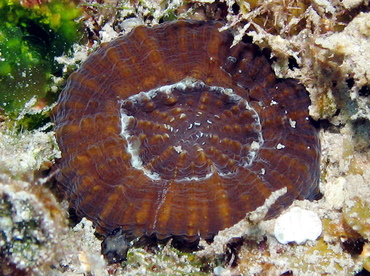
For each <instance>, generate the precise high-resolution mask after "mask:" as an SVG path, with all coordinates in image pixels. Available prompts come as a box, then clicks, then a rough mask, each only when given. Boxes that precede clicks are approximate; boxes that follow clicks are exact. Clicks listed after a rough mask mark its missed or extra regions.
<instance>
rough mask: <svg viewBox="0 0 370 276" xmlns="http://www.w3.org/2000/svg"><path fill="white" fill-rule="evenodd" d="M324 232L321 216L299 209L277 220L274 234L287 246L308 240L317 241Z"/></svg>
mask: <svg viewBox="0 0 370 276" xmlns="http://www.w3.org/2000/svg"><path fill="white" fill-rule="evenodd" d="M321 232H322V223H321V220H320V218H319V216H318V215H317V214H316V213H315V212H312V211H307V210H304V209H301V208H299V207H294V208H292V209H291V210H290V211H289V212H287V213H285V214H283V215H281V216H280V217H278V218H277V219H276V223H275V230H274V234H275V237H276V239H277V240H278V241H279V242H280V243H282V244H286V243H289V242H296V243H298V244H302V243H304V242H305V241H306V240H316V239H317V238H318V237H319V236H320V235H321Z"/></svg>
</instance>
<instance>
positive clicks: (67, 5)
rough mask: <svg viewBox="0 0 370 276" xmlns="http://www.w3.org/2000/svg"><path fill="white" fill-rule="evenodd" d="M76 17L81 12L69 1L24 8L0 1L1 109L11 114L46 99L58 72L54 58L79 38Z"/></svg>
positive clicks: (58, 68)
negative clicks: (54, 75)
mask: <svg viewBox="0 0 370 276" xmlns="http://www.w3.org/2000/svg"><path fill="white" fill-rule="evenodd" d="M80 15H81V9H80V8H79V7H77V6H76V5H75V3H74V2H69V1H56V0H53V1H50V2H45V3H42V4H40V5H34V6H28V7H26V6H22V5H21V4H20V3H19V1H15V0H0V18H1V19H2V20H1V22H0V104H1V106H0V108H1V109H3V110H4V111H5V112H15V111H18V110H20V109H21V108H22V107H23V106H24V104H25V103H26V102H27V101H29V100H30V99H31V98H32V96H37V98H38V99H41V98H44V97H46V96H47V91H48V90H49V89H50V88H49V86H50V85H51V84H52V83H51V80H50V79H51V76H52V74H58V71H60V69H61V68H60V65H59V64H58V63H57V62H55V60H54V58H55V57H56V56H60V55H62V54H63V53H64V52H66V51H68V50H69V49H70V47H71V46H72V44H73V43H75V42H76V41H77V40H78V39H79V38H80V37H81V31H80V26H79V23H77V21H76V19H77V18H78V17H79V16H80Z"/></svg>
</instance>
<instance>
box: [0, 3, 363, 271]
mask: <svg viewBox="0 0 370 276" xmlns="http://www.w3.org/2000/svg"><path fill="white" fill-rule="evenodd" d="M106 2H107V5H108V4H109V5H110V6H109V8H101V10H99V12H100V13H98V15H97V17H96V18H94V20H95V21H94V22H95V23H94V24H95V25H96V23H98V26H99V28H100V29H99V35H100V40H101V41H102V42H103V41H109V40H111V39H113V38H115V37H117V35H118V32H117V31H116V30H118V29H119V31H121V33H126V32H128V31H129V30H130V29H131V28H132V27H134V26H136V25H139V24H146V25H154V24H157V23H158V20H159V18H160V17H161V16H162V15H163V14H176V17H182V18H192V19H200V20H204V19H207V20H209V19H219V18H220V17H221V15H220V10H223V11H224V13H225V12H226V13H227V14H226V19H227V23H226V24H225V28H234V30H236V36H235V38H236V42H237V40H238V39H239V40H240V39H241V37H242V35H243V34H247V35H249V36H251V37H252V38H253V41H254V42H255V43H256V44H258V45H259V46H260V47H263V48H269V49H271V56H272V57H273V58H274V59H273V60H274V62H273V68H274V70H275V71H276V73H277V75H278V76H279V77H283V78H287V77H292V78H295V79H297V80H299V81H300V82H301V83H302V84H303V85H304V86H305V87H306V88H307V90H308V91H309V93H310V97H311V100H312V105H311V106H310V115H311V116H312V118H314V119H315V120H318V121H319V124H320V128H321V130H320V138H321V145H322V162H321V179H320V190H321V192H322V194H323V197H322V198H321V199H320V200H316V201H313V202H309V201H298V200H297V201H296V202H294V204H293V206H292V207H297V206H298V207H300V208H302V209H306V210H311V211H313V212H315V213H316V214H317V215H318V217H319V218H320V220H321V223H322V226H323V230H322V233H321V235H320V237H319V238H318V239H316V240H313V241H307V242H304V243H302V244H297V243H295V242H293V243H288V244H281V243H279V242H278V241H277V240H276V238H275V236H274V231H273V229H274V225H275V222H276V219H273V220H270V221H262V222H259V221H258V219H257V220H256V222H255V223H254V224H253V225H252V224H251V223H248V222H247V221H242V222H240V223H239V224H237V225H236V226H234V227H233V228H232V229H228V230H225V231H222V232H221V233H220V234H219V235H218V236H216V237H215V241H214V243H212V244H210V245H209V244H206V243H205V242H203V241H201V245H202V246H204V249H203V250H201V251H197V252H193V253H182V252H179V251H178V250H176V249H174V248H173V247H171V246H170V245H161V246H160V247H159V249H158V250H156V251H155V252H152V251H148V250H145V249H144V248H142V247H139V248H132V249H130V250H129V253H128V260H127V262H123V263H121V264H114V265H107V264H106V261H105V260H104V258H103V256H102V255H101V254H100V243H101V240H99V239H98V238H97V237H96V236H95V235H94V228H93V226H92V223H91V222H90V221H87V220H86V219H83V220H82V221H81V222H80V223H79V224H77V225H76V226H73V227H71V226H68V221H67V217H68V213H67V204H66V202H61V203H59V202H57V201H56V199H55V197H54V196H53V194H52V193H51V192H50V190H49V189H48V188H47V186H46V185H45V183H47V181H48V179H47V178H45V176H44V175H43V177H41V175H42V174H41V173H39V172H38V173H35V172H37V171H39V170H40V169H41V170H42V169H44V168H45V167H48V166H49V165H51V164H52V163H53V162H54V159H55V158H58V157H60V152H59V151H58V147H57V145H56V142H55V138H54V133H53V132H52V131H45V129H48V128H47V127H48V126H44V127H43V128H41V129H38V130H33V131H22V132H21V133H18V132H15V131H14V130H13V129H12V128H9V127H8V126H9V124H7V123H6V120H8V119H7V118H6V117H4V118H3V120H4V121H3V122H2V123H1V124H0V215H1V216H0V248H1V251H0V252H1V256H0V258H1V261H0V265H1V266H0V272H1V273H3V274H5V275H212V274H213V275H355V274H356V273H359V272H360V271H362V272H361V273H362V274H359V275H366V272H365V270H363V269H367V270H370V243H369V239H370V155H369V151H370V92H369V85H370V80H369V78H370V13H369V12H368V10H369V8H368V2H367V1H360V0H359V1H349V0H343V1H325V0H316V1H307V2H305V3H301V4H297V3H296V1H261V4H260V3H258V2H257V1H249V2H243V1H227V2H221V4H220V3H218V4H217V3H214V1H212V0H210V1H197V2H196V3H189V4H183V3H182V2H181V1H177V2H170V3H165V4H164V3H163V2H160V1H158V2H157V1H141V2H140V3H138V4H137V5H136V6H135V7H134V6H131V4H129V3H124V4H125V7H127V9H126V8H125V9H114V8H112V6H114V5H116V4H117V2H116V1H106ZM119 5H123V4H122V3H121V4H119ZM107 7H108V6H107ZM133 15H134V16H133ZM128 16H129V17H130V19H127V17H128ZM89 20H91V21H89ZM92 22H93V20H92V19H91V18H90V19H86V22H85V24H86V27H87V28H96V26H93V23H92ZM98 44H99V43H98V42H96V43H95V44H94V45H93V46H91V45H90V46H87V45H75V52H74V55H73V56H68V57H67V56H64V57H60V58H58V61H59V62H61V63H63V64H65V71H66V75H67V73H68V72H69V71H70V70H71V69H70V68H72V67H74V66H75V64H80V62H81V61H82V60H84V59H85V57H86V56H87V53H89V52H91V51H92V49H94V48H96V47H97V46H98ZM292 59H293V60H294V61H295V63H296V66H290V65H291V64H290V62H291V61H292ZM59 81H60V82H62V80H59ZM58 85H59V84H58ZM33 104H34V102H30V103H29V105H27V106H26V107H25V109H24V110H23V112H22V113H21V114H20V117H19V119H20V118H21V117H22V116H24V115H25V114H32V113H35V112H36V113H37V112H42V110H41V111H40V110H37V109H35V108H34V107H33ZM48 108H49V109H50V107H49V106H47V107H45V108H44V109H48ZM44 111H45V110H44ZM292 207H290V209H291V208H292ZM290 209H289V210H290ZM289 210H287V211H289ZM289 227H294V222H293V223H292V225H287V228H289ZM309 228H310V227H307V232H308V233H309V232H310V229H309ZM1 273H0V274H1Z"/></svg>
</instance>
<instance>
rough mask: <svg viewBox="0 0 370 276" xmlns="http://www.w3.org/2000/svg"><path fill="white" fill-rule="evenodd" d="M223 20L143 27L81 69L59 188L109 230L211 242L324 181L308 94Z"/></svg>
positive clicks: (68, 116) (69, 103)
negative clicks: (274, 196)
mask: <svg viewBox="0 0 370 276" xmlns="http://www.w3.org/2000/svg"><path fill="white" fill-rule="evenodd" d="M221 26H222V23H219V22H200V21H189V20H180V21H174V22H169V23H164V24H161V25H158V26H155V27H153V28H148V27H144V26H140V27H137V28H135V29H134V30H133V31H132V32H131V33H129V34H128V35H126V36H123V37H120V38H118V39H116V40H114V41H112V42H110V43H106V44H103V45H102V46H101V47H100V48H99V49H98V50H97V51H96V52H95V53H93V54H92V55H91V56H90V57H89V58H88V59H87V61H86V62H85V63H84V64H83V65H82V67H81V68H80V69H79V70H78V71H77V72H75V73H73V74H72V75H71V76H70V78H69V80H68V83H67V86H66V88H65V89H64V91H63V92H62V94H61V96H60V99H59V102H58V105H57V107H56V108H55V110H54V116H53V117H54V122H55V125H56V136H57V141H58V143H59V146H60V149H61V151H62V158H61V159H60V160H59V161H58V163H57V165H56V168H57V169H59V172H58V174H57V181H58V182H59V183H60V185H61V187H62V189H64V190H65V191H66V194H67V196H68V198H69V200H70V204H71V207H72V208H74V209H75V210H76V212H77V214H78V215H80V216H84V217H87V218H89V219H91V220H92V221H94V223H95V225H96V226H97V230H98V231H99V232H100V233H107V232H109V231H111V230H114V229H116V228H119V227H121V228H122V229H124V230H125V231H127V232H130V233H132V234H134V235H136V236H141V235H151V234H156V236H157V237H158V238H165V237H168V236H183V237H184V238H186V239H188V240H193V239H195V238H197V237H199V236H201V237H204V238H210V237H212V236H213V235H214V234H216V233H217V232H218V231H219V230H221V229H224V228H226V227H229V226H231V225H233V224H235V223H236V222H238V221H239V220H240V219H242V218H243V217H244V216H245V214H246V213H247V212H250V211H253V210H255V209H256V208H257V207H259V206H261V205H262V204H263V203H264V201H265V199H266V198H267V197H269V196H270V195H271V193H272V192H274V191H276V190H279V189H281V188H284V187H287V193H286V194H285V195H284V196H282V197H280V198H278V200H277V201H276V202H275V204H274V205H273V206H272V208H271V209H270V211H269V212H268V214H267V216H266V218H270V217H272V216H274V215H276V214H278V213H279V212H280V211H281V210H282V209H283V208H284V207H287V206H289V205H290V204H291V203H292V201H293V200H294V199H296V198H311V197H312V196H313V195H314V194H315V192H316V190H317V185H318V177H319V156H320V145H319V140H318V136H317V130H316V129H315V127H314V126H313V125H312V124H311V122H310V120H309V118H308V110H307V108H308V105H309V103H310V101H309V97H308V95H307V92H306V91H305V89H304V88H303V87H302V86H300V85H298V84H297V83H296V82H295V81H293V80H279V79H276V77H275V75H274V73H273V71H272V69H271V67H270V64H269V63H268V61H267V60H266V58H265V57H264V56H263V55H262V54H261V52H260V50H259V49H258V48H257V47H256V46H255V45H252V44H248V43H243V42H242V43H239V44H238V45H236V46H234V47H231V44H232V42H233V36H232V34H231V33H230V32H229V31H223V32H219V28H220V27H221Z"/></svg>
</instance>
